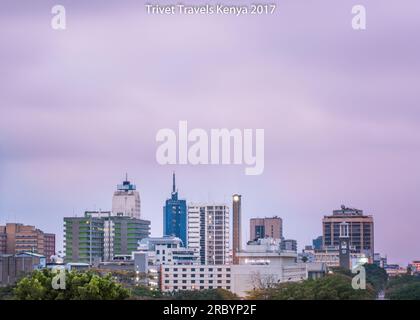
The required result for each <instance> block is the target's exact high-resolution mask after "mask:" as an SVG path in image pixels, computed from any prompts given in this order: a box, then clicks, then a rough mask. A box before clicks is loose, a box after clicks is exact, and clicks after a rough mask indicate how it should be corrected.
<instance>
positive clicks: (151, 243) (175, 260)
mask: <svg viewBox="0 0 420 320" xmlns="http://www.w3.org/2000/svg"><path fill="white" fill-rule="evenodd" d="M137 252H144V253H146V256H147V261H148V262H147V264H148V265H152V266H159V265H172V264H173V265H196V264H198V263H199V259H198V250H196V249H194V248H185V247H182V241H181V239H180V238H177V237H174V236H164V237H150V238H145V239H142V240H141V241H140V242H139V244H138V247H137Z"/></svg>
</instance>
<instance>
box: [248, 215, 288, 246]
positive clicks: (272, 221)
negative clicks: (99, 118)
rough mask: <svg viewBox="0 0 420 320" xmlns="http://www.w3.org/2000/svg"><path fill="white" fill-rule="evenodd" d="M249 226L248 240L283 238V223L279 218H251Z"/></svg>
mask: <svg viewBox="0 0 420 320" xmlns="http://www.w3.org/2000/svg"><path fill="white" fill-rule="evenodd" d="M249 224H250V233H249V234H250V240H251V241H252V240H256V239H261V238H273V239H282V238H283V221H282V219H281V218H279V217H272V218H252V219H251V220H250V221H249Z"/></svg>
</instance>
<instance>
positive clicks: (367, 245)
mask: <svg viewBox="0 0 420 320" xmlns="http://www.w3.org/2000/svg"><path fill="white" fill-rule="evenodd" d="M342 222H347V223H348V224H349V246H350V249H351V250H352V252H355V253H363V254H366V255H367V256H368V257H369V258H370V259H373V255H374V232H373V217H372V216H370V215H369V216H368V215H364V214H363V211H362V210H358V209H353V208H347V207H345V206H341V209H340V210H334V211H333V214H332V215H330V216H324V218H323V219H322V230H323V246H324V247H332V246H335V247H338V246H339V243H340V224H341V223H342Z"/></svg>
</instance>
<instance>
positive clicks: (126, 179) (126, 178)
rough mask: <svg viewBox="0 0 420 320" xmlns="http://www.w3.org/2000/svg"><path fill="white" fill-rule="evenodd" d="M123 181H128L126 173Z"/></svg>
mask: <svg viewBox="0 0 420 320" xmlns="http://www.w3.org/2000/svg"><path fill="white" fill-rule="evenodd" d="M125 181H128V173H127V172H126V173H125Z"/></svg>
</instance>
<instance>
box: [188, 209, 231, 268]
mask: <svg viewBox="0 0 420 320" xmlns="http://www.w3.org/2000/svg"><path fill="white" fill-rule="evenodd" d="M229 237H230V232H229V207H228V206H227V205H226V204H223V203H219V204H217V203H215V204H190V205H189V206H188V247H189V248H193V249H195V250H197V251H198V252H199V255H200V263H201V264H208V265H214V264H227V263H229V262H230V261H229V240H230V239H229Z"/></svg>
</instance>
